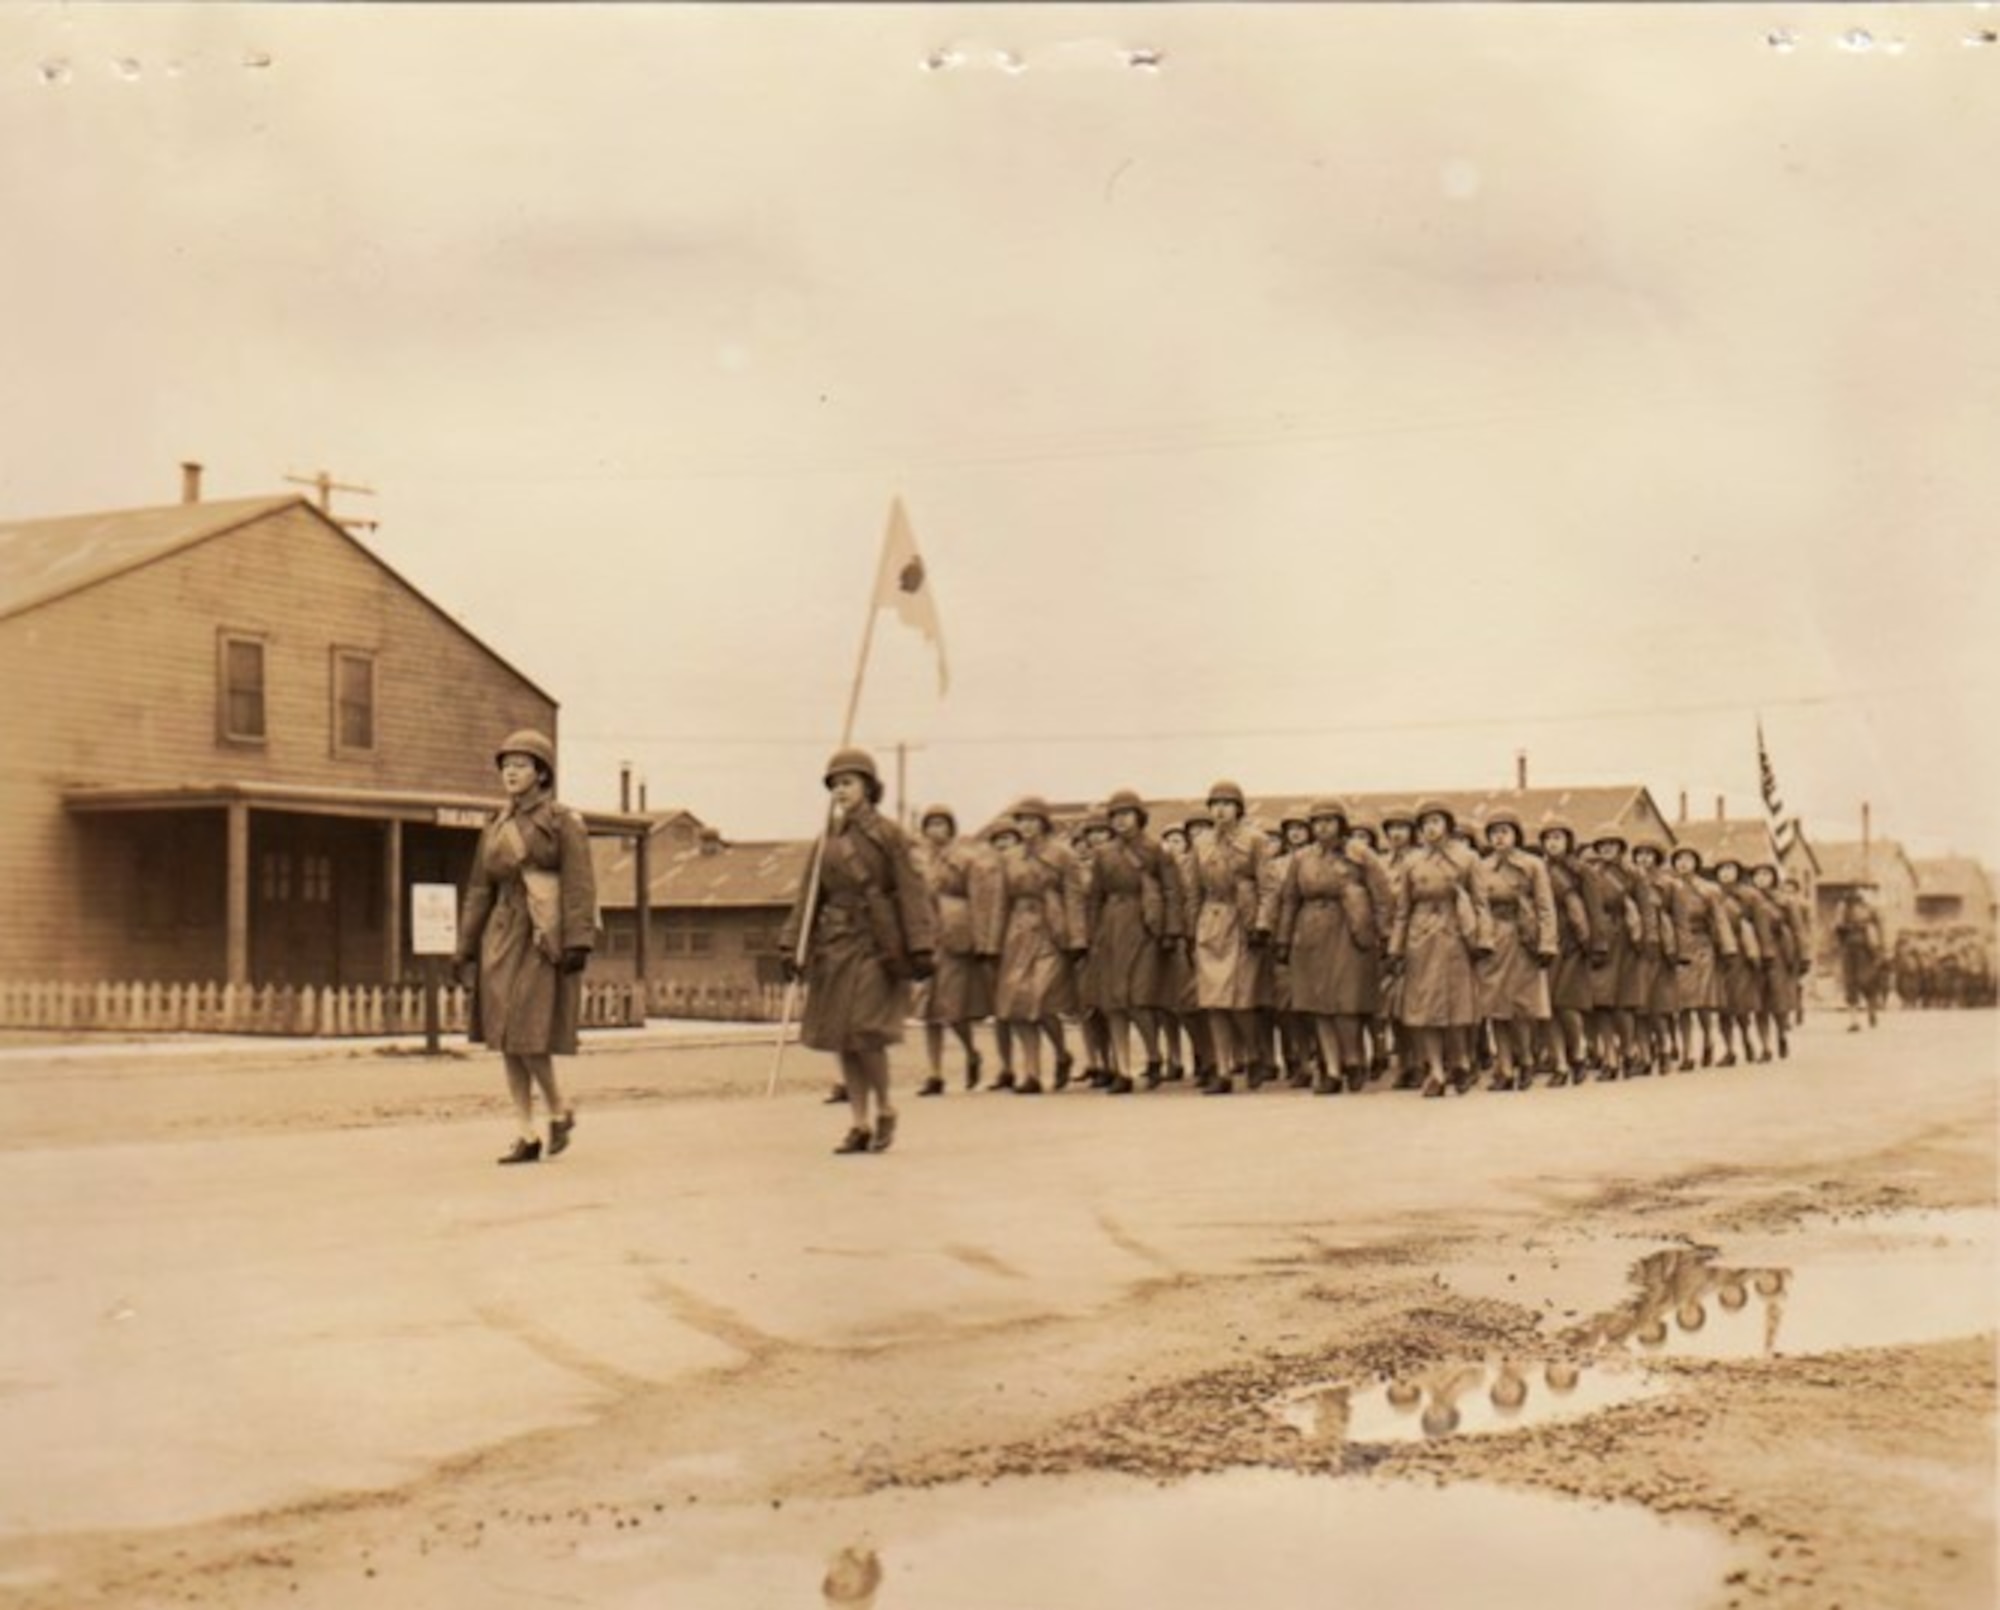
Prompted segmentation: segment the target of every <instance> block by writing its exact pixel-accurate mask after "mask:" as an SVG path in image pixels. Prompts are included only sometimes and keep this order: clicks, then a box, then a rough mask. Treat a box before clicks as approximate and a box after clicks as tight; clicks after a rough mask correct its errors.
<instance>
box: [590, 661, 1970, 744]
mask: <svg viewBox="0 0 2000 1610" xmlns="http://www.w3.org/2000/svg"><path fill="white" fill-rule="evenodd" d="M1996 680H2000V678H1990V677H1989V678H1986V679H1983V680H1982V679H1977V678H1962V679H1958V680H1952V681H1939V682H1912V683H1904V684H1900V685H1889V686H1883V687H1879V688H1853V689H1844V690H1840V691H1837V692H1831V693H1807V694H1797V695H1794V696H1792V697H1789V698H1760V699H1754V700H1750V699H1740V698H1732V699H1718V700H1710V701H1704V702H1701V703H1694V704H1656V705H1625V706H1617V707H1606V708H1603V709H1598V710H1582V711H1573V712H1570V713H1569V714H1566V715H1542V714H1533V713H1530V712H1526V711H1509V712H1507V713H1506V714H1504V715H1483V716H1448V717H1439V718H1436V719H1431V720H1419V721H1409V720H1395V721H1387V720H1383V721H1349V722H1338V723H1333V724H1328V725H1314V726H1286V727H1208V728H1181V729H1171V730H1170V729H1147V730H1143V731H1134V730H1130V729H1127V730H1125V731H1121V732H989V733H959V734H949V733H929V734H927V735H926V736H925V738H924V742H925V743H927V744H929V745H931V746H932V747H934V748H955V749H956V748H974V747H981V746H989V745H1001V744H1008V745H1019V744H1096V743H1164V742H1189V741H1222V740H1226V739H1241V738H1335V737H1348V736H1353V735H1356V734H1369V733H1375V734H1381V733H1398V732H1453V731H1474V730H1480V729H1491V728H1507V727H1513V728H1518V727H1555V726H1580V725H1583V724H1585V723H1588V722H1593V721H1633V720H1643V719H1658V718H1660V717H1666V716H1698V715H1751V714H1754V712H1756V711H1758V710H1788V709H1792V710H1795V709H1811V708H1815V707H1824V706H1828V705H1841V704H1864V703H1867V702H1869V701H1870V700H1875V699H1882V698H1892V697H1902V696H1904V695H1907V694H1912V693H1936V692H1946V691H1950V692H1965V691H1968V690H1970V689H1972V688H1975V687H1980V686H1987V685H1991V684H1992V683H1993V682H1995V681H1996ZM566 736H568V737H571V738H576V739H581V740H582V741H584V742H587V743H613V742H615V743H635V744H636V743H647V744H690V745H728V746H734V747H745V748H760V747H761V748H772V749H786V748H802V747H816V746H820V745H824V744H825V743H826V742H827V736H826V734H825V733H815V734H809V735H778V734H754V735H745V734H742V733H692V732H688V733H674V732H634V731H629V730H620V731H617V732H609V731H604V732H599V731H587V730H586V731H577V730H575V729H571V730H569V731H568V732H567V733H566Z"/></svg>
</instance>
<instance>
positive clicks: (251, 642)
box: [217, 632, 265, 744]
mask: <svg viewBox="0 0 2000 1610" xmlns="http://www.w3.org/2000/svg"><path fill="white" fill-rule="evenodd" d="M217 680H218V681H219V683H220V685H221V697H220V699H219V700H218V704H219V706H220V708H219V710H218V720H219V722H220V725H221V730H222V737H223V741H224V742H226V743H249V744H260V743H262V742H263V741H264V738H265V726H264V640H263V639H262V638H261V637H252V636H249V635H248V634H246V633H242V632H224V633H223V634H222V637H221V643H220V658H219V664H218V667H217Z"/></svg>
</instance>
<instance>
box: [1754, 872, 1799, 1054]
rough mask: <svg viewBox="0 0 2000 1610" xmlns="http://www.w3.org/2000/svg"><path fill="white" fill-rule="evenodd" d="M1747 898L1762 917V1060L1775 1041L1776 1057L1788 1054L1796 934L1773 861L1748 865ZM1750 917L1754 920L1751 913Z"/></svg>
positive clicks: (1795, 989)
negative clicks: (1763, 1051) (1781, 893)
mask: <svg viewBox="0 0 2000 1610" xmlns="http://www.w3.org/2000/svg"><path fill="white" fill-rule="evenodd" d="M1750 885H1751V887H1750V898H1751V899H1752V900H1753V901H1754V902H1755V905H1754V908H1753V911H1754V912H1755V913H1756V914H1761V916H1762V917H1763V919H1764V931H1762V932H1760V933H1759V934H1758V936H1757V937H1758V938H1759V940H1761V941H1762V942H1763V945H1764V977H1763V983H1762V986H1761V1005H1762V1007H1763V1012H1764V1047H1765V1053H1764V1060H1765V1061H1767V1062H1768V1061H1770V1059H1771V1058H1770V1048H1771V1046H1772V1045H1774V1044H1775V1045H1776V1046H1777V1048H1778V1055H1779V1057H1780V1058H1784V1057H1788V1056H1790V1055H1791V1054H1792V1045H1791V1040H1790V1038H1789V1037H1788V1036H1787V1034H1786V1032H1785V1031H1786V1029H1788V1028H1789V1027H1790V1026H1791V1021H1792V1017H1793V1014H1794V1013H1796V1012H1797V1011H1798V1006H1799V976H1798V961H1799V953H1798V935H1797V933H1796V931H1795V930H1794V929H1793V927H1792V919H1791V913H1790V912H1788V911H1787V910H1786V909H1785V904H1784V900H1783V898H1782V897H1781V896H1780V895H1779V893H1778V868H1777V865H1776V863H1775V862H1771V861H1760V862H1758V863H1757V865H1756V866H1754V867H1752V868H1751V869H1750ZM1751 920H1752V921H1755V920H1756V916H1755V915H1753V917H1752V919H1751Z"/></svg>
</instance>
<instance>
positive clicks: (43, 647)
mask: <svg viewBox="0 0 2000 1610" xmlns="http://www.w3.org/2000/svg"><path fill="white" fill-rule="evenodd" d="M223 630H233V631H242V632H246V633H252V634H256V635H259V636H261V637H262V638H263V639H264V640H265V643H266V645H267V647H266V663H265V688H266V701H267V704H266V728H267V732H268V738H267V740H266V741H265V742H264V743H263V744H260V745H246V744H240V743H228V742H224V741H222V740H221V739H220V737H219V736H218V733H219V724H218V720H217V701H218V671H217V667H218V661H219V655H218V652H217V642H218V634H219V633H220V632H221V631H223ZM336 645H337V646H339V647H342V648H351V649H363V650H367V651H369V652H372V653H373V654H374V655H375V656H376V660H375V664H376V711H375V726H376V744H375V748H374V750H373V751H372V752H370V753H361V754H357V753H353V752H341V753H336V746H335V743H334V732H333V721H334V701H333V683H332V678H333V653H332V650H333V649H334V647H335V646H336ZM0 678H4V685H5V686H6V687H8V688H9V689H10V690H11V691H10V703H9V714H10V716H11V718H12V719H11V720H10V723H9V726H10V729H11V730H10V733H9V739H10V743H9V750H10V753H9V755H8V758H7V761H6V763H5V765H4V766H0V880H4V886H5V887H6V889H7V890H8V894H9V905H10V911H11V914H12V921H10V922H9V923H8V924H6V925H5V928H4V930H0V977H35V978H46V979H95V978H101V977H105V976H116V975H125V976H135V975H140V970H142V969H146V968H152V967H156V966H157V965H158V964H159V963H160V962H161V961H162V960H163V953H162V950H161V947H160V946H159V945H157V944H155V943H153V942H151V941H146V942H140V941H139V940H138V939H137V938H136V937H135V936H132V935H130V934H128V933H127V932H125V931H124V930H125V929H126V927H127V926H128V925H127V924H126V923H125V922H124V921H123V919H122V917H121V916H120V915H119V914H120V913H123V912H125V911H128V910H129V909H131V905H132V902H133V901H134V899H135V898H136V895H135V891H134V890H133V889H132V887H131V886H130V884H129V882H128V881H127V880H129V879H131V878H133V877H135V876H136V875H137V872H136V863H135V862H134V861H133V860H132V858H131V857H129V856H119V855H101V854H96V855H94V854H93V853H92V846H93V845H101V844H102V842H103V839H102V838H101V837H100V836H98V835H95V834H87V833H86V832H85V831H84V829H83V828H82V826H81V825H80V823H79V821H78V819H76V818H75V817H73V816H71V815H70V813H68V812H66V811H65V810H64V809H63V805H62V799H61V795H62V791H63V790H64V789H65V788H67V787H71V786H74V785H78V784H159V785H172V784H199V783H204V782H219V781H236V782H248V783H257V782H271V783H288V784H304V785H330V786H336V787H349V788H385V789H393V788H403V789H414V790H421V791H434V792H440V793H461V794H464V793H470V794H486V793H493V794H495V796H496V797H497V785H496V782H495V779H494V773H493V761H492V746H493V744H494V743H495V741H497V740H498V739H499V738H500V737H501V736H503V735H504V734H505V733H507V732H508V731H510V730H512V729H514V728H516V727H522V726H538V727H541V728H542V729H544V730H545V731H548V732H550V733H551V735H553V734H554V727H555V709H554V706H553V705H552V704H551V702H550V701H549V700H548V699H547V698H545V697H544V696H543V695H542V694H540V693H539V692H537V691H536V690H535V689H534V688H533V687H532V686H531V685H530V684H529V683H527V682H526V681H525V679H524V678H522V677H521V676H520V675H519V674H518V673H517V672H515V671H513V670H511V669H510V668H509V667H507V666H506V665H505V664H503V663H502V662H501V661H500V660H499V659H497V658H496V657H495V656H494V655H493V654H492V653H490V652H488V651H487V650H486V649H485V648H483V647H482V646H481V645H480V644H479V643H478V642H476V641H475V640H474V639H472V638H471V637H469V636H468V635H466V634H465V633H464V632H462V631H461V630H460V629H458V628H457V627H455V626H454V625H452V624H451V622H450V621H449V620H447V619H446V618H445V617H444V616H442V615H441V614H439V613H438V611H437V610H436V609H435V608H433V607H432V606H431V605H430V604H428V603H427V602H426V601H425V600H424V599H423V598H422V597H421V596H420V595H418V594H416V593H415V592H413V591H412V590H411V589H409V588H408V587H406V586H405V585H403V584H402V583H401V582H399V581H397V580H396V578H395V577H394V576H392V575H391V574H390V573H389V572H388V571H386V570H385V569H383V568H382V567H381V566H380V565H378V564H376V563H375V562H374V561H373V560H371V559H370V558H369V557H368V556H367V555H366V554H365V553H363V552H362V551H361V550H360V549H359V548H357V547H356V546H355V545H354V544H353V543H352V542H350V541H349V540H348V539H347V538H346V537H345V536H343V535H342V534H341V533H340V532H338V531H336V530H334V529H333V528H332V527H331V526H329V525H328V524H327V523H326V522H325V521H324V520H323V519H322V518H320V517H319V516H318V515H317V514H315V513H314V512H312V511H311V510H310V509H308V508H306V507H304V506H302V505H293V506H290V507H287V508H281V509H279V510H276V511H274V512H273V513H272V514H270V515H268V516H266V517H264V518H263V519H260V520H257V521H254V522H252V523H251V524H249V525H246V526H243V527H240V528H238V529H237V530H235V531H232V532H228V533H225V534H223V535H220V536H217V537H215V538H213V539H211V540H209V541H207V542H204V543H201V544H199V545H197V546H195V547H192V548H190V549H188V550H186V551H184V552H181V553H178V554H174V555H172V556H169V557H167V558H165V559H162V560H159V561H156V562H154V563H151V564H148V565H144V566H142V567H140V568H138V569H135V570H132V571H128V572H126V573H124V574H123V575H119V576H114V577H112V578H110V579H108V580H106V581H103V582H101V583H99V584H97V585H96V586H93V587H90V588H87V589H85V590H83V591H80V592H77V593H73V594H70V595H68V596H66V597H63V598H59V599H56V600H53V601H51V602H50V603H48V604H45V605H42V606H40V607H39V608H34V609H30V610H28V611H26V612H25V613H23V614H20V615H17V616H14V617H12V618H10V619H7V620H4V621H0ZM164 959H165V960H169V961H171V960H173V959H174V958H173V957H171V956H170V955H168V956H165V957H164ZM179 960H180V963H181V965H180V966H179V967H177V968H176V969H175V971H174V972H171V973H168V972H154V973H152V974H151V976H190V974H189V971H188V968H189V958H187V957H185V956H183V957H181V958H179ZM205 970H206V971H207V972H208V973H209V975H210V976H213V973H214V969H213V968H212V967H207V968H205Z"/></svg>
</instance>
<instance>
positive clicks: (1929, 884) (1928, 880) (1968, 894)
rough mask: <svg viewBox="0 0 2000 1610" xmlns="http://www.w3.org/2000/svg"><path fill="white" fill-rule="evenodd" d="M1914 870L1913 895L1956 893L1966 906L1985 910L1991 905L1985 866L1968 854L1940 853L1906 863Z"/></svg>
mask: <svg viewBox="0 0 2000 1610" xmlns="http://www.w3.org/2000/svg"><path fill="white" fill-rule="evenodd" d="M1910 864H1911V865H1912V866H1913V867H1915V868H1916V873H1917V898H1918V899H1919V900H1923V899H1930V898H1934V897H1938V896H1956V897H1957V898H1958V899H1960V900H1962V901H1964V902H1965V905H1966V907H1967V909H1969V910H1972V911H1979V912H1985V911H1990V910H1992V908H1993V885H1992V884H1991V883H1990V882H1989V881H1988V880H1987V877H1986V868H1984V867H1983V866H1981V865H1980V864H1979V863H1978V862H1977V861H1975V860H1973V859H1972V857H1971V856H1969V855H1941V856H1936V857H1927V858H1925V859H1924V860H1921V861H1913V862H1911V863H1910Z"/></svg>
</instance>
